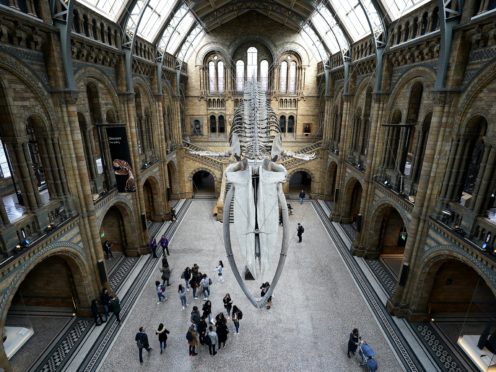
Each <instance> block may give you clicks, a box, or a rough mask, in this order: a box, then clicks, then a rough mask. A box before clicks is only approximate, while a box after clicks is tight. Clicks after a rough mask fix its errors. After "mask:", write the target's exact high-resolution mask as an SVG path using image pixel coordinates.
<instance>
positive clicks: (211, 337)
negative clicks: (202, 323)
mask: <svg viewBox="0 0 496 372" xmlns="http://www.w3.org/2000/svg"><path fill="white" fill-rule="evenodd" d="M208 331H209V332H208V334H207V345H208V352H209V353H210V355H212V356H214V355H215V354H217V352H216V351H215V346H216V345H217V344H218V343H219V337H218V336H217V332H215V331H214V328H213V327H212V326H210V327H208Z"/></svg>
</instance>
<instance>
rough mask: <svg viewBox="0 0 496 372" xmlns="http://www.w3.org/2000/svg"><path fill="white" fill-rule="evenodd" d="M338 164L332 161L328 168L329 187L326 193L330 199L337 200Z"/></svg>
mask: <svg viewBox="0 0 496 372" xmlns="http://www.w3.org/2000/svg"><path fill="white" fill-rule="evenodd" d="M337 169H338V166H337V164H336V163H334V162H332V163H331V164H330V165H329V167H328V168H327V188H326V194H327V195H328V198H329V200H331V201H333V202H334V201H336V200H335V198H336V195H335V194H336V177H337Z"/></svg>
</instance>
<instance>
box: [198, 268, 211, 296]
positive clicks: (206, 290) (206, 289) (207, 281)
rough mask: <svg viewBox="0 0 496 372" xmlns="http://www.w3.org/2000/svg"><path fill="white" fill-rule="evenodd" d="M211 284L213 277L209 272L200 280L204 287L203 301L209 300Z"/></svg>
mask: <svg viewBox="0 0 496 372" xmlns="http://www.w3.org/2000/svg"><path fill="white" fill-rule="evenodd" d="M210 284H212V279H210V278H209V277H208V276H207V274H203V278H202V280H201V281H200V285H201V286H202V288H203V301H207V300H208V297H209V296H210Z"/></svg>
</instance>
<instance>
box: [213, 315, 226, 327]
mask: <svg viewBox="0 0 496 372" xmlns="http://www.w3.org/2000/svg"><path fill="white" fill-rule="evenodd" d="M219 323H224V324H225V325H227V319H226V317H225V316H224V313H218V314H217V315H216V316H215V322H214V324H215V325H217V324H219Z"/></svg>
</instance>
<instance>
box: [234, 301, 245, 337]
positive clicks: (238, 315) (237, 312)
mask: <svg viewBox="0 0 496 372" xmlns="http://www.w3.org/2000/svg"><path fill="white" fill-rule="evenodd" d="M241 319H243V312H242V311H241V310H240V309H239V308H238V307H237V306H236V305H234V306H233V310H232V321H233V323H234V328H235V329H236V333H235V334H236V335H238V334H239V321H240V320H241Z"/></svg>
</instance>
